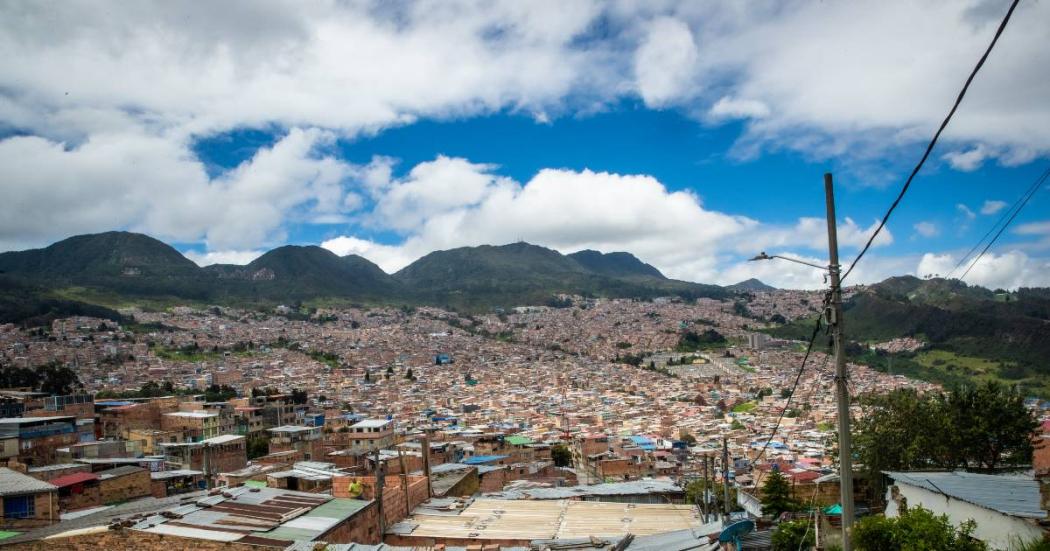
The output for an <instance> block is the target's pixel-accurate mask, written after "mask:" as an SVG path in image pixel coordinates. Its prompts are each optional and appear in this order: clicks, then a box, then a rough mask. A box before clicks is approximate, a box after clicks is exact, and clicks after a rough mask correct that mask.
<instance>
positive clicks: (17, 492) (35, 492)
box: [0, 467, 58, 529]
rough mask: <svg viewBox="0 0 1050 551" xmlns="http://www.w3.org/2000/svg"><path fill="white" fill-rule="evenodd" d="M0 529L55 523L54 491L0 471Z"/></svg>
mask: <svg viewBox="0 0 1050 551" xmlns="http://www.w3.org/2000/svg"><path fill="white" fill-rule="evenodd" d="M0 512H2V513H3V517H2V518H0V528H4V529H9V528H13V529H23V528H32V527H35V526H43V525H46V524H51V523H52V522H57V521H58V488H57V487H56V486H54V485H53V484H50V483H47V482H44V481H41V480H37V479H35V478H33V477H31V476H28V475H26V474H23V473H20V472H18V471H14V470H11V469H8V468H5V467H0Z"/></svg>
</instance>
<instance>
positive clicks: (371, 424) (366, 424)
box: [350, 419, 393, 429]
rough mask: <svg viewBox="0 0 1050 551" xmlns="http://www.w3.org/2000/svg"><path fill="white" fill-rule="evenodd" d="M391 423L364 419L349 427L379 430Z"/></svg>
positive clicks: (387, 420)
mask: <svg viewBox="0 0 1050 551" xmlns="http://www.w3.org/2000/svg"><path fill="white" fill-rule="evenodd" d="M390 423H393V421H391V420H389V419H365V420H364V421H358V422H356V423H354V424H353V425H350V428H352V429H381V428H383V427H385V426H387V425H389V424H390Z"/></svg>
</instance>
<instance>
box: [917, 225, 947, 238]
mask: <svg viewBox="0 0 1050 551" xmlns="http://www.w3.org/2000/svg"><path fill="white" fill-rule="evenodd" d="M913 227H914V228H915V233H917V234H919V235H921V236H923V237H935V236H937V235H938V234H939V233H941V231H940V230H939V229H938V228H937V224H934V223H933V222H919V223H917V224H915V226H913Z"/></svg>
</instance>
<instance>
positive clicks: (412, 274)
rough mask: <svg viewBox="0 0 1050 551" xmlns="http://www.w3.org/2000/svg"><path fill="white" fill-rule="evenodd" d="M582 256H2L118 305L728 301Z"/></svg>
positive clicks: (98, 250)
mask: <svg viewBox="0 0 1050 551" xmlns="http://www.w3.org/2000/svg"><path fill="white" fill-rule="evenodd" d="M582 253H583V254H580V253H577V256H576V257H575V258H574V257H570V256H565V255H562V254H561V253H558V252H557V251H553V250H550V249H546V248H544V247H539V246H536V245H530V244H528V243H515V244H512V245H504V246H499V247H495V246H488V245H485V246H480V247H463V248H459V249H453V250H450V251H438V252H434V253H431V254H429V255H427V256H425V257H423V258H421V259H419V260H417V261H416V262H414V263H413V264H411V265H409V266H407V267H406V268H404V269H403V270H401V271H400V272H398V273H397V274H395V275H393V276H392V275H389V274H387V273H385V272H383V270H381V269H380V268H379V267H378V266H376V265H375V264H373V263H372V262H370V261H368V260H366V259H364V258H362V257H360V256H356V255H348V256H345V257H339V256H337V255H335V254H334V253H332V252H331V251H328V250H326V249H323V248H321V247H316V246H305V247H304V246H295V245H289V246H284V247H279V248H277V249H274V250H272V251H269V252H267V253H266V254H264V255H262V256H260V257H259V258H257V259H255V260H254V261H252V262H251V263H249V264H247V265H244V266H239V265H233V264H216V265H212V266H207V267H205V268H199V267H197V265H196V264H194V263H193V262H191V261H190V260H189V259H187V258H185V257H184V256H183V255H182V254H180V253H179V252H178V251H176V250H175V249H174V248H172V247H170V246H169V245H167V244H165V243H162V242H160V241H158V240H156V239H153V238H152V237H149V236H145V235H141V234H134V233H128V232H108V233H102V234H94V235H82V236H76V237H71V238H69V239H65V240H63V241H60V242H58V243H55V244H53V245H51V246H49V247H46V248H43V249H34V250H29V251H20V252H11V253H3V254H0V271H2V272H3V273H5V274H6V275H7V276H8V277H9V278H10V281H12V282H21V283H22V284H26V285H32V286H37V287H40V288H42V289H47V290H48V293H49V296H52V297H62V298H70V297H73V298H75V299H78V300H81V301H86V302H93V303H98V304H104V305H115V306H116V305H125V304H129V303H144V302H145V303H149V304H151V305H156V306H163V305H165V304H174V303H178V302H194V303H205V304H227V305H242V306H252V305H258V306H264V305H268V304H269V305H272V304H278V303H287V302H309V301H314V302H324V303H330V302H332V301H335V302H358V303H368V304H435V305H441V306H453V307H457V308H465V309H482V310H487V309H490V308H492V307H495V306H504V307H506V306H516V305H520V304H545V303H547V302H549V301H550V300H551V298H552V296H553V295H555V294H559V293H568V294H583V295H588V296H611V297H638V298H652V297H656V296H665V295H679V296H683V297H687V298H694V297H700V296H710V297H723V296H727V293H726V292H725V291H724V290H723V289H722V288H721V287H717V286H713V285H699V284H695V283H687V282H682V281H674V280H669V279H666V278H664V277H663V275H662V274H660V273H659V271H658V270H656V269H655V268H653V267H652V266H649V265H648V264H645V263H643V262H641V261H639V260H638V259H637V258H635V257H634V256H633V255H630V254H629V253H611V254H607V255H603V254H601V253H598V252H595V251H583V252H582ZM580 259H582V260H583V262H582V263H581V262H580ZM11 310H12V311H14V310H16V309H15V308H13V307H12V308H11ZM17 310H18V311H23V310H24V309H17Z"/></svg>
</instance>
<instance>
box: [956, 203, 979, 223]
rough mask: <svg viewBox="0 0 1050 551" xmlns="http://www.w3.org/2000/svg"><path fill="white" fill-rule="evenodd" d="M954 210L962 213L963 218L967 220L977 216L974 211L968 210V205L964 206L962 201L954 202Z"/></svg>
mask: <svg viewBox="0 0 1050 551" xmlns="http://www.w3.org/2000/svg"><path fill="white" fill-rule="evenodd" d="M955 210H956V211H957V212H958V213H959V214H960V215H962V217H963V218H964V219H966V220H967V221H971V220H973V219H974V218H977V213H975V212H974V211H972V210H970V207H968V206H966V205H964V204H962V203H956V205H955Z"/></svg>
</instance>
